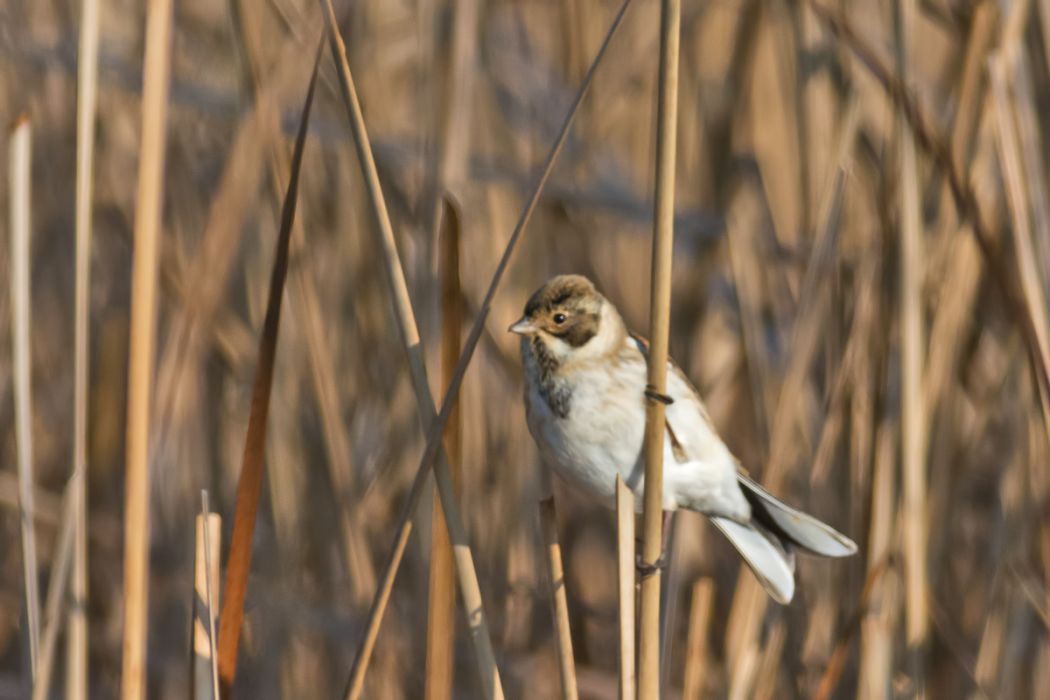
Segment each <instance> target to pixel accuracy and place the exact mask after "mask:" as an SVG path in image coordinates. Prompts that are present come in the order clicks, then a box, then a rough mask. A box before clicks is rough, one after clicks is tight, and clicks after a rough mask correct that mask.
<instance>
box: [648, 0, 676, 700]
mask: <svg viewBox="0 0 1050 700" xmlns="http://www.w3.org/2000/svg"><path fill="white" fill-rule="evenodd" d="M681 14H682V6H681V2H680V1H679V0H663V2H662V3H661V6H660V69H659V70H660V76H659V86H658V94H657V118H656V194H655V198H656V207H655V212H654V218H653V253H652V269H651V273H650V276H651V279H650V284H651V287H650V293H649V342H650V346H649V367H648V377H647V385H646V396H647V401H646V408H645V494H644V506H643V511H642V536H643V538H644V539H643V544H642V561H643V562H644V563H646V564H650V565H652V564H655V563H656V562H657V560H658V559H660V557H661V554H662V553H661V551H660V550H661V548H662V546H663V545H662V538H661V526H662V523H663V495H664V494H663V457H664V440H665V436H664V432H665V422H664V419H665V412H666V405H665V404H664V402H663V401H662V400H658V399H660V398H662V397H663V395H664V394H666V392H667V346H668V342H669V335H670V326H671V263H672V260H673V254H674V197H675V191H674V190H675V155H676V149H675V142H676V135H677V126H678V123H677V120H678V46H679V39H680V35H681ZM660 578H661V577H660V570H659V569H658V568H657V569H656V570H655V571H654V572H653V573H652V575H649V576H643V577H642V591H641V601H640V615H639V617H640V626H639V630H640V637H639V642H638V644H639V647H640V648H639V651H638V697H640V698H642V699H643V700H655V698H657V697H659V696H660Z"/></svg>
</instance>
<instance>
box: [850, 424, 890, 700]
mask: <svg viewBox="0 0 1050 700" xmlns="http://www.w3.org/2000/svg"><path fill="white" fill-rule="evenodd" d="M875 442H876V444H875V463H874V470H875V473H874V475H873V477H872V484H871V518H870V521H871V526H870V528H869V531H868V571H869V572H871V571H874V570H875V569H876V567H878V566H880V565H881V564H882V563H883V562H886V561H889V558H890V557H891V556H892V552H893V549H894V547H895V542H896V539H897V536H896V522H895V516H896V512H895V507H894V504H895V503H896V500H897V497H896V478H895V477H896V475H895V471H896V463H895V457H896V439H895V435H894V426H893V424H892V423H891V422H890V420H889V419H883V421H882V423H881V424H880V425H879V428H878V433H877V435H876V438H875ZM870 599H871V605H870V607H869V609H868V611H867V612H866V614H865V617H864V620H863V621H862V622H861V642H860V663H859V671H858V680H857V695H858V697H860V698H865V699H867V700H877V699H878V698H886V697H889V693H890V692H891V689H892V680H893V653H892V649H893V638H894V631H895V629H896V615H897V610H896V608H897V602H898V601H897V590H896V580H895V578H894V577H881V578H878V579H876V580H875V581H873V583H872V591H871V593H870Z"/></svg>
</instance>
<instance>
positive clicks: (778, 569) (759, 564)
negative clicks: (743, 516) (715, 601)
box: [711, 517, 795, 605]
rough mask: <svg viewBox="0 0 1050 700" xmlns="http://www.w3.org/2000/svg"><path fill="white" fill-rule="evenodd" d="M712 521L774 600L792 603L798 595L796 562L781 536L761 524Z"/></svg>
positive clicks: (713, 519) (726, 519)
mask: <svg viewBox="0 0 1050 700" xmlns="http://www.w3.org/2000/svg"><path fill="white" fill-rule="evenodd" d="M711 522H713V523H714V524H715V527H717V528H718V529H719V530H721V531H722V534H723V535H725V536H726V538H727V539H728V540H729V541H730V542H731V543H732V544H733V546H734V547H736V549H737V551H738V552H740V556H742V557H743V558H744V561H745V562H747V565H748V566H749V567H751V571H753V572H754V573H755V578H757V579H758V580H759V582H760V583H761V584H762V586H763V587H764V588H765V589H766V592H768V593H769V595H770V596H771V597H772V598H773V600H775V601H777V602H778V603H781V604H783V605H787V604H788V603H790V602H791V598H792V596H794V594H795V559H794V556H792V554H791V553H790V552H789V551H788V550H787V549H786V548H785V547H784V546H783V545H782V544H781V543H780V540H779V539H778V538H777V536H776V535H775V534H773V533H772V532H770V531H768V530H767V529H766V528H765V527H763V526H762V525H761V524H759V523H758V522H750V523H738V522H736V521H734V520H729V519H728V518H722V517H713V518H711Z"/></svg>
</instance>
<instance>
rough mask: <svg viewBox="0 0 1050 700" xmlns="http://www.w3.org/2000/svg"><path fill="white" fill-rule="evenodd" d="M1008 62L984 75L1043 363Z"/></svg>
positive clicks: (1045, 399) (1044, 338)
mask: <svg viewBox="0 0 1050 700" xmlns="http://www.w3.org/2000/svg"><path fill="white" fill-rule="evenodd" d="M1003 50H1004V51H1007V52H1009V47H1004V49H1003ZM1010 61H1011V58H1010V54H1009V53H1006V54H1003V53H1002V52H1000V53H997V54H996V55H994V56H992V57H991V58H989V61H988V74H989V79H990V81H991V88H992V97H993V103H994V105H995V125H996V135H997V136H998V138H997V139H996V143H997V145H998V147H999V160H1000V164H1001V167H1002V172H1003V179H1004V180H1005V184H1006V195H1007V201H1008V202H1009V205H1010V214H1011V217H1012V219H1013V238H1014V250H1015V253H1016V257H1017V267H1018V270H1019V271H1020V277H1021V291H1022V292H1023V294H1024V300H1025V303H1026V304H1027V306H1028V313H1029V314H1030V315H1031V317H1032V319H1033V320H1034V326H1035V337H1036V342H1037V343H1038V348H1039V354H1040V355H1041V357H1042V358H1043V361H1044V362H1045V363H1047V364H1050V328H1048V326H1047V309H1046V298H1045V297H1044V296H1043V285H1042V283H1041V282H1040V280H1039V270H1038V268H1037V267H1036V254H1035V247H1034V246H1033V245H1032V235H1033V231H1032V222H1031V217H1030V215H1029V209H1028V202H1029V198H1028V192H1027V187H1026V177H1025V175H1024V174H1023V172H1022V165H1021V153H1020V151H1021V145H1020V140H1019V138H1018V135H1017V129H1016V127H1015V125H1014V118H1013V110H1012V109H1011V106H1010V104H1011V100H1010V92H1009V86H1008V84H1007V81H1008V77H1007V64H1008V63H1009V62H1010ZM1028 182H1030V181H1028ZM1037 390H1038V392H1039V400H1040V405H1041V407H1042V411H1043V421H1044V426H1045V428H1046V431H1047V436H1048V437H1050V393H1048V392H1047V391H1046V390H1045V388H1044V387H1041V386H1040V387H1037Z"/></svg>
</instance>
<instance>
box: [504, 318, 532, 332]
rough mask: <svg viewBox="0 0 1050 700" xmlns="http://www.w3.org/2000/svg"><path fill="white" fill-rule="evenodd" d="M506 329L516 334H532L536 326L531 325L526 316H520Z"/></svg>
mask: <svg viewBox="0 0 1050 700" xmlns="http://www.w3.org/2000/svg"><path fill="white" fill-rule="evenodd" d="M507 331H509V332H510V333H517V334H518V335H532V334H533V333H535V332H536V326H534V325H532V321H530V320H529V317H528V316H522V317H521V318H520V319H519V320H518V321H517V322H515V323H512V324H511V326H510V328H508V329H507Z"/></svg>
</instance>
